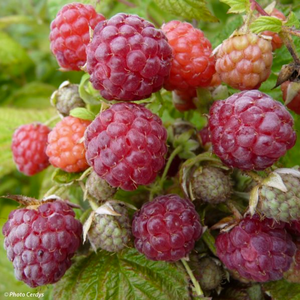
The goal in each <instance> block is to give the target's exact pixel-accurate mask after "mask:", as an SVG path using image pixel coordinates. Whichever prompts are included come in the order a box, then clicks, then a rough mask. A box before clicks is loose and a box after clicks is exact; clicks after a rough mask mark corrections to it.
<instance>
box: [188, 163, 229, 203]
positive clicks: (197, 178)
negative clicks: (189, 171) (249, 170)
mask: <svg viewBox="0 0 300 300" xmlns="http://www.w3.org/2000/svg"><path fill="white" fill-rule="evenodd" d="M191 188H192V192H193V195H194V197H195V198H196V199H197V200H200V201H204V202H208V203H211V204H217V203H220V202H225V201H226V200H227V199H229V197H230V195H231V193H232V182H231V179H230V177H229V176H228V175H226V174H225V173H224V172H223V171H222V170H221V169H220V168H216V167H209V166H208V167H199V168H197V169H196V170H195V171H194V173H193V175H192V178H191Z"/></svg>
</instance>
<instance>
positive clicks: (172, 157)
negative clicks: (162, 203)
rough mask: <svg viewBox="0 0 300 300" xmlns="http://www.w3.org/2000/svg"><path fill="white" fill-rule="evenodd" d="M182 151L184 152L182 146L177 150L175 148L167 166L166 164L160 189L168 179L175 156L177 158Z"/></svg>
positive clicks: (160, 181)
mask: <svg viewBox="0 0 300 300" xmlns="http://www.w3.org/2000/svg"><path fill="white" fill-rule="evenodd" d="M181 150H182V146H181V145H179V146H178V147H177V148H175V149H174V150H173V152H172V153H171V155H170V156H169V159H168V161H167V164H166V166H165V169H164V172H163V174H162V176H161V178H160V180H159V186H160V187H162V185H163V183H164V181H165V179H166V177H167V174H168V171H169V169H170V166H171V164H172V161H173V159H174V158H175V156H176V155H177V154H178V153H179V152H180V151H181Z"/></svg>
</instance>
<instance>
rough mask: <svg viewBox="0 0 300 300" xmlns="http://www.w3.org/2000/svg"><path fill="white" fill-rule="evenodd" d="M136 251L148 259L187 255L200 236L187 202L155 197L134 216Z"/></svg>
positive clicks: (198, 224) (177, 258) (194, 215)
mask: <svg viewBox="0 0 300 300" xmlns="http://www.w3.org/2000/svg"><path fill="white" fill-rule="evenodd" d="M132 233H133V235H134V237H135V241H134V244H135V247H136V249H137V250H138V251H139V252H141V253H143V254H144V255H145V256H146V257H147V258H148V259H151V260H164V261H177V260H179V259H181V258H183V257H185V256H186V255H188V254H189V253H190V251H191V250H192V249H193V248H194V244H195V241H196V240H198V239H199V238H200V236H201V234H202V226H201V224H200V221H199V216H198V214H197V212H196V210H195V207H194V205H193V203H192V202H191V201H190V200H187V199H182V198H180V197H179V196H178V195H171V194H170V195H164V196H159V197H156V198H155V199H154V200H153V201H152V202H148V203H146V204H144V205H143V206H142V208H141V210H140V211H138V212H136V213H135V214H134V216H133V223H132Z"/></svg>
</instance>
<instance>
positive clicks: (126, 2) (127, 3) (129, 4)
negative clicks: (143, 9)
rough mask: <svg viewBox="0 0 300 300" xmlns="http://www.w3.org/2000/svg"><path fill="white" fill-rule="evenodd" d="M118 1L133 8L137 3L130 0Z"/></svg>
mask: <svg viewBox="0 0 300 300" xmlns="http://www.w3.org/2000/svg"><path fill="white" fill-rule="evenodd" d="M118 2H120V3H123V4H125V5H126V6H129V7H132V8H134V7H136V5H135V4H133V3H131V2H129V1H126V0H118Z"/></svg>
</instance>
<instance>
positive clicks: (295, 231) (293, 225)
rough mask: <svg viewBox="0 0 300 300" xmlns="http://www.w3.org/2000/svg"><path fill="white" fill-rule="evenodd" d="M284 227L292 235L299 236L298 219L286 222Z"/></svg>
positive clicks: (299, 223)
mask: <svg viewBox="0 0 300 300" xmlns="http://www.w3.org/2000/svg"><path fill="white" fill-rule="evenodd" d="M285 229H286V230H287V232H288V233H289V234H291V235H292V236H296V237H300V220H296V221H292V222H290V223H286V225H285Z"/></svg>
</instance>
